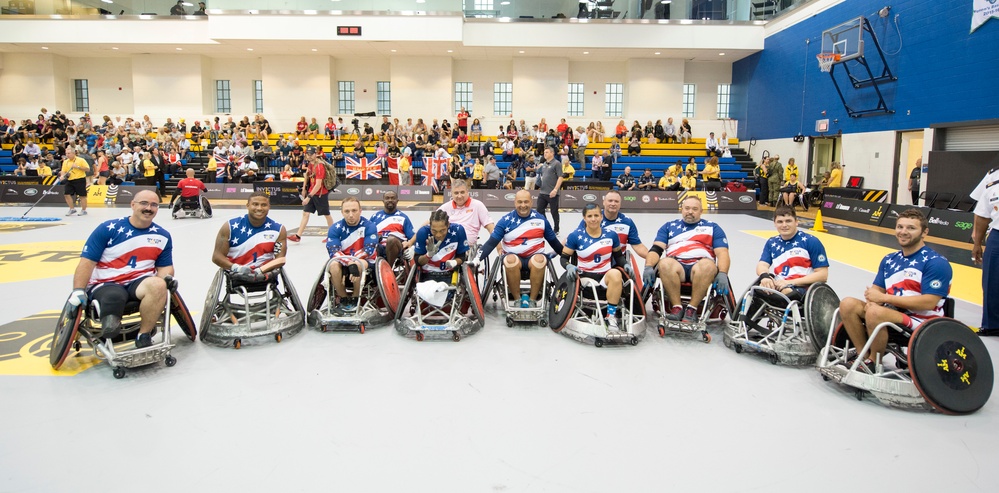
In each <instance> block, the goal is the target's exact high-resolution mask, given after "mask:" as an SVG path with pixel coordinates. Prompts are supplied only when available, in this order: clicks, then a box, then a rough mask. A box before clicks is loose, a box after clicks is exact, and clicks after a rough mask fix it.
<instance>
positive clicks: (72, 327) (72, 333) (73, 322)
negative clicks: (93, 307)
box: [49, 303, 83, 370]
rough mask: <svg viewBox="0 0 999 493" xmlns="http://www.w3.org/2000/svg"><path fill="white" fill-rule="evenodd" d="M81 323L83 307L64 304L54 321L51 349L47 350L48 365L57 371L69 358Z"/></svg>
mask: <svg viewBox="0 0 999 493" xmlns="http://www.w3.org/2000/svg"><path fill="white" fill-rule="evenodd" d="M82 322H83V307H82V306H75V307H74V306H73V305H70V304H69V303H66V305H65V306H63V307H62V313H61V314H59V319H58V320H57V321H56V328H55V334H53V335H52V344H51V346H52V348H51V349H50V350H49V364H51V365H52V369H54V370H58V369H59V368H60V367H62V364H63V363H64V362H65V361H66V358H67V357H68V356H69V352H70V351H71V350H72V349H73V343H74V342H76V336H77V334H78V333H79V330H80V324H81V323H82Z"/></svg>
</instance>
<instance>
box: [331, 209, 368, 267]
mask: <svg viewBox="0 0 999 493" xmlns="http://www.w3.org/2000/svg"><path fill="white" fill-rule="evenodd" d="M377 246H378V230H377V229H375V224H374V223H373V222H371V221H368V220H367V219H365V218H364V217H363V216H362V217H361V219H360V220H359V221H357V224H356V225H354V226H350V225H348V224H347V221H346V220H343V219H341V220H339V221H337V222H336V223H335V224H333V225H332V226H330V229H329V232H328V233H327V235H326V251H327V252H329V254H330V257H344V256H347V257H355V258H359V259H369V261H372V260H373V259H374V257H375V248H376V247H377Z"/></svg>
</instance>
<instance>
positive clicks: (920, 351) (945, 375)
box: [909, 317, 994, 414]
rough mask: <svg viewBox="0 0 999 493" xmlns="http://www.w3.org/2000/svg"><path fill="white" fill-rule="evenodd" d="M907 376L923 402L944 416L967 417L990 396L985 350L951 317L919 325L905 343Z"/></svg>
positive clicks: (989, 369) (989, 360) (989, 364)
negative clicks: (907, 347)
mask: <svg viewBox="0 0 999 493" xmlns="http://www.w3.org/2000/svg"><path fill="white" fill-rule="evenodd" d="M909 374H910V376H911V377H912V383H914V384H915V385H916V389H917V390H919V393H920V394H922V396H923V398H925V399H926V402H929V403H930V405H932V406H933V407H934V408H936V409H938V410H939V411H941V412H943V413H945V414H970V413H973V412H975V411H977V410H979V409H981V408H982V406H984V405H985V403H986V402H988V400H989V396H991V395H992V383H993V379H994V373H993V368H992V358H991V357H990V356H989V351H988V349H986V348H985V344H984V343H983V342H982V340H981V339H980V338H979V337H978V335H977V334H975V332H974V331H973V330H972V329H971V328H969V327H968V326H967V325H964V324H963V323H961V322H958V321H957V320H954V319H952V318H944V317H941V318H934V319H932V320H928V321H926V322H924V323H923V324H922V325H920V326H919V327H918V328H917V329H916V331H915V332H914V333H913V334H912V338H911V339H910V341H909Z"/></svg>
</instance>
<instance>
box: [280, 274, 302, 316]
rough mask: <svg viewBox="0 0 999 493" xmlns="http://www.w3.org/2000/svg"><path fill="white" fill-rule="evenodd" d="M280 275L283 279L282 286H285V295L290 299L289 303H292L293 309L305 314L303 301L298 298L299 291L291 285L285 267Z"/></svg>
mask: <svg viewBox="0 0 999 493" xmlns="http://www.w3.org/2000/svg"><path fill="white" fill-rule="evenodd" d="M278 275H279V276H280V277H281V285H282V286H284V290H285V293H284V295H285V297H287V298H289V301H291V306H292V308H294V309H295V311H297V312H300V313H301V312H304V311H305V309H304V307H303V306H302V299H301V298H299V297H298V291H296V290H295V285H294V284H292V283H291V279H289V278H288V273H287V272H285V271H284V268H283V267H282V268H281V271H280V272H279V273H278Z"/></svg>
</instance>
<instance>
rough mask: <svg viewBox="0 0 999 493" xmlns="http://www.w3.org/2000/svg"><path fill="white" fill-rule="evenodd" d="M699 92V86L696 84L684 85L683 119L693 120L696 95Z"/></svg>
mask: <svg viewBox="0 0 999 493" xmlns="http://www.w3.org/2000/svg"><path fill="white" fill-rule="evenodd" d="M696 91H697V86H695V85H694V84H684V85H683V117H684V118H693V117H694V93H695V92H696Z"/></svg>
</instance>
